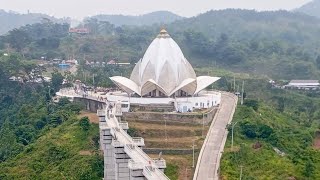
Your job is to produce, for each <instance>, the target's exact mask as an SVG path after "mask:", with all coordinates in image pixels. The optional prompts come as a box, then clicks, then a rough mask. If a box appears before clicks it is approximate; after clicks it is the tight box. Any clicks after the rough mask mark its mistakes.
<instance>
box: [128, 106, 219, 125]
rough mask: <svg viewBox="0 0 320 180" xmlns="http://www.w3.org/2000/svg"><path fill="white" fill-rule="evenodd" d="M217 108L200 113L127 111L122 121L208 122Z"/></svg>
mask: <svg viewBox="0 0 320 180" xmlns="http://www.w3.org/2000/svg"><path fill="white" fill-rule="evenodd" d="M216 112H217V108H213V109H211V110H210V111H209V112H207V113H204V114H203V115H202V114H192V113H189V114H181V113H158V112H127V113H123V120H124V121H128V122H130V121H148V122H150V121H151V122H152V121H153V122H163V121H165V120H166V121H167V122H168V123H183V124H188V123H189V124H203V123H204V124H205V125H207V124H209V123H210V122H211V121H212V119H213V117H214V115H215V113H216Z"/></svg>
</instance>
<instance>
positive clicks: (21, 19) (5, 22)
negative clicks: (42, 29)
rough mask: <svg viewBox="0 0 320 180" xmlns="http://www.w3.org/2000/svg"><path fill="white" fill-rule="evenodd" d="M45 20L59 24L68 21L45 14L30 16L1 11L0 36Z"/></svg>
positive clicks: (32, 14) (31, 14)
mask: <svg viewBox="0 0 320 180" xmlns="http://www.w3.org/2000/svg"><path fill="white" fill-rule="evenodd" d="M45 20H50V21H53V22H55V23H57V22H67V21H69V20H68V19H57V18H54V17H51V16H48V15H45V14H39V13H29V14H19V13H16V12H13V11H9V12H7V11H4V10H1V9H0V22H1V26H0V35H2V34H5V33H7V32H8V31H10V30H12V29H15V28H19V27H21V26H25V25H27V24H34V23H40V22H43V21H45Z"/></svg>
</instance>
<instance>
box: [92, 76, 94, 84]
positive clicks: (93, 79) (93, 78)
mask: <svg viewBox="0 0 320 180" xmlns="http://www.w3.org/2000/svg"><path fill="white" fill-rule="evenodd" d="M92 84H93V86H94V74H92Z"/></svg>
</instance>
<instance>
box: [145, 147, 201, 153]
mask: <svg viewBox="0 0 320 180" xmlns="http://www.w3.org/2000/svg"><path fill="white" fill-rule="evenodd" d="M143 151H144V152H145V153H147V154H159V153H160V152H162V154H164V155H187V154H192V153H193V150H192V149H161V148H143ZM199 151H200V149H194V152H195V153H197V152H199Z"/></svg>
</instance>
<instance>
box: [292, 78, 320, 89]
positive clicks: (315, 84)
mask: <svg viewBox="0 0 320 180" xmlns="http://www.w3.org/2000/svg"><path fill="white" fill-rule="evenodd" d="M286 88H290V89H303V90H317V89H319V88H320V83H319V80H291V81H290V82H289V84H288V85H286Z"/></svg>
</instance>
